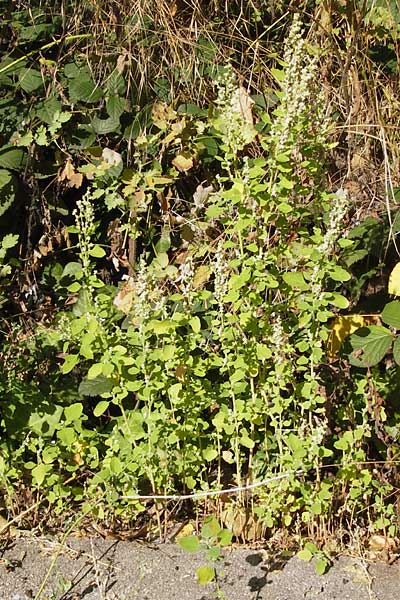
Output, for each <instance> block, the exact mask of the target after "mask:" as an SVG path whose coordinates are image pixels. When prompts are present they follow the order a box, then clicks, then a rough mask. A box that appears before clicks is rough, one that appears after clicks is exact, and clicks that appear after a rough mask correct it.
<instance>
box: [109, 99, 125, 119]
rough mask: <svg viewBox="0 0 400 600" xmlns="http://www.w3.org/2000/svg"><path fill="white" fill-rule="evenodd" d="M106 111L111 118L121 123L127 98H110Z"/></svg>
mask: <svg viewBox="0 0 400 600" xmlns="http://www.w3.org/2000/svg"><path fill="white" fill-rule="evenodd" d="M106 109H107V112H108V114H109V116H110V117H111V118H112V119H114V120H115V121H118V123H119V118H120V116H121V115H122V113H123V112H124V110H125V98H121V97H120V96H110V97H109V98H107V100H106Z"/></svg>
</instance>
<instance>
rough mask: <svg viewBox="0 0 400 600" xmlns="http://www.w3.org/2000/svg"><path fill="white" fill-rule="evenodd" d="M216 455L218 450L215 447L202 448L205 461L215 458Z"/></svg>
mask: <svg viewBox="0 0 400 600" xmlns="http://www.w3.org/2000/svg"><path fill="white" fill-rule="evenodd" d="M217 456H218V452H217V450H216V449H215V448H204V450H203V457H204V459H205V460H206V461H207V462H211V461H212V460H215V459H216V458H217Z"/></svg>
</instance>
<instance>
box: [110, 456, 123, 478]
mask: <svg viewBox="0 0 400 600" xmlns="http://www.w3.org/2000/svg"><path fill="white" fill-rule="evenodd" d="M121 471H122V463H121V461H120V460H119V458H118V457H117V456H113V457H112V459H111V460H110V472H111V473H112V474H113V475H119V474H120V473H121Z"/></svg>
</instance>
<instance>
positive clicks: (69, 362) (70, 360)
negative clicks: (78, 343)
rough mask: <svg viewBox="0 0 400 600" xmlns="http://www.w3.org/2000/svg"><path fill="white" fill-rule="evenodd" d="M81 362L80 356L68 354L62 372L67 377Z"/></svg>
mask: <svg viewBox="0 0 400 600" xmlns="http://www.w3.org/2000/svg"><path fill="white" fill-rule="evenodd" d="M78 360H79V354H68V356H67V357H66V359H65V361H64V364H63V365H62V366H61V372H62V373H63V374H64V375H66V374H67V373H70V372H71V371H72V369H73V368H74V367H75V365H76V364H77V362H78Z"/></svg>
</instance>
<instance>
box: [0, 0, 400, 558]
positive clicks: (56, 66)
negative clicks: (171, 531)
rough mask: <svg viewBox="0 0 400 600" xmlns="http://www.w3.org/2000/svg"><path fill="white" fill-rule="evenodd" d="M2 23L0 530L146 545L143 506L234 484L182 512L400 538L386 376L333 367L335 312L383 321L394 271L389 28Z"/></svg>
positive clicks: (93, 14) (123, 17)
mask: <svg viewBox="0 0 400 600" xmlns="http://www.w3.org/2000/svg"><path fill="white" fill-rule="evenodd" d="M16 4H17V6H16V7H15V9H13V10H12V11H11V9H10V8H9V7H8V8H7V11H6V15H7V18H6V19H5V23H4V25H2V28H3V29H2V31H1V34H0V35H1V43H2V46H3V49H4V53H3V58H2V60H1V62H0V84H1V88H0V93H1V97H0V113H1V115H2V123H1V129H0V144H1V147H0V186H1V189H2V197H1V202H0V215H2V217H3V221H2V225H1V231H0V240H1V242H0V243H1V246H0V277H1V288H0V294H1V295H0V302H1V309H2V314H1V323H2V325H1V329H2V340H1V348H0V354H1V359H2V364H1V367H0V390H1V404H0V427H1V431H2V439H1V443H0V473H1V481H2V489H3V492H4V498H5V506H6V508H7V510H8V511H9V514H10V515H12V516H13V517H15V518H17V517H18V514H19V513H20V512H21V510H22V507H23V506H24V505H30V506H33V507H35V509H34V510H33V509H32V511H31V512H30V513H29V512H28V513H27V516H26V517H24V518H23V521H24V523H25V524H27V525H30V526H35V525H37V523H38V521H39V516H40V517H41V518H42V519H43V518H44V517H45V516H46V515H47V517H46V518H47V519H48V523H51V522H55V521H56V520H57V519H62V518H64V516H65V515H66V514H71V511H72V510H73V509H74V508H76V507H77V506H80V507H81V508H82V510H83V511H84V512H85V514H86V512H89V511H90V512H91V515H92V518H94V519H96V520H98V521H99V522H104V523H106V524H107V526H108V527H110V528H116V529H118V528H119V529H124V528H128V527H132V523H137V524H140V527H141V526H142V524H143V523H144V522H145V521H146V519H147V518H148V516H147V515H150V514H152V515H153V516H152V517H151V518H152V519H153V520H154V522H155V523H156V526H157V528H158V530H159V532H161V531H162V529H163V527H164V526H166V523H167V521H168V520H169V519H170V518H172V513H173V511H174V510H175V508H172V504H166V505H165V507H166V508H161V506H162V505H161V503H160V502H155V503H153V504H152V507H153V508H150V507H149V503H148V501H143V502H142V503H141V502H140V499H138V498H137V496H138V495H139V496H140V495H146V496H149V495H150V496H151V495H169V494H170V495H171V494H172V495H173V494H178V495H179V494H186V495H187V494H190V493H192V492H193V493H195V492H198V491H208V490H218V489H221V488H223V487H224V488H226V487H229V486H231V485H235V486H236V487H239V488H244V489H243V490H241V491H239V492H238V493H237V494H236V495H235V496H229V498H228V499H227V500H226V499H225V500H226V501H224V502H222V501H214V500H211V501H208V503H206V504H202V503H197V504H196V506H197V509H196V510H198V511H199V512H200V513H201V511H202V510H203V511H204V512H211V513H215V514H217V515H218V518H219V520H220V522H221V524H222V525H223V526H225V527H227V528H229V529H230V530H231V531H232V532H233V535H234V536H235V537H236V538H237V539H242V540H247V541H248V540H253V541H254V540H257V539H260V538H261V537H262V536H263V535H265V533H266V532H269V533H270V534H271V533H272V532H276V531H278V530H279V531H281V532H285V531H286V532H288V535H289V534H290V535H292V536H293V535H295V536H297V535H305V536H307V537H309V538H312V539H313V540H314V542H315V543H317V544H318V545H319V544H322V543H323V542H324V541H325V542H326V541H327V540H334V539H337V540H338V542H339V544H347V543H348V540H349V537H351V536H355V535H356V534H355V533H354V532H357V536H358V537H359V538H360V539H362V538H363V537H365V536H370V535H371V534H372V533H373V532H379V533H380V534H382V535H384V536H387V537H390V538H394V537H396V536H397V534H398V505H397V503H398V500H397V486H398V468H397V461H398V451H399V447H398V427H399V425H398V423H399V412H398V407H397V400H396V398H397V391H398V389H397V388H398V366H397V364H396V363H393V364H391V363H390V362H388V363H386V365H384V364H382V363H380V364H378V366H376V365H372V364H366V363H365V362H364V363H363V362H362V361H361V362H359V363H357V364H356V362H355V361H354V355H353V358H351V357H350V359H349V356H348V354H346V347H345V346H346V345H345V344H343V345H342V346H343V347H342V351H341V353H339V351H338V350H339V348H338V346H336V347H335V349H332V328H333V329H335V327H336V331H337V330H338V324H339V330H340V329H342V331H341V332H340V331H339V342H340V343H339V345H341V342H343V340H344V337H345V335H344V334H343V328H344V326H343V323H344V322H345V321H343V315H346V314H348V313H350V314H352V313H358V312H367V311H368V312H374V313H376V312H378V311H381V310H382V308H383V306H384V304H385V302H386V300H387V295H385V290H386V287H385V285H384V283H382V280H383V278H384V273H385V271H384V269H383V267H384V266H385V261H386V267H391V266H393V264H394V263H395V262H396V245H395V238H396V234H397V225H396V223H397V221H398V218H397V216H396V198H397V191H398V190H397V185H398V181H397V180H398V156H397V141H398V136H397V129H396V127H395V126H394V125H393V124H394V122H395V119H396V115H397V112H398V99H397V98H396V96H395V85H394V73H395V72H396V69H397V50H398V38H397V36H398V31H397V29H398V28H397V25H396V22H395V20H394V21H393V20H391V17H392V16H393V14H394V13H393V10H394V9H393V10H392V7H391V5H390V6H389V5H386V4H384V3H381V4H379V6H378V4H377V3H368V2H362V3H358V2H348V3H346V6H345V7H344V5H343V3H340V2H338V3H326V2H317V3H315V4H314V3H312V2H309V3H306V2H304V3H302V4H304V6H301V7H300V6H299V3H291V2H280V3H273V4H274V9H272V8H271V6H270V4H271V3H264V2H262V1H259V2H254V3H253V2H251V3H242V2H233V3H230V7H229V9H228V8H227V7H226V6H224V7H222V6H220V3H218V2H215V3H202V2H195V3H190V6H189V4H188V3H186V2H173V3H170V2H168V3H167V2H163V1H162V2H158V3H153V2H144V1H141V2H133V3H128V2H126V3H125V2H121V3H119V4H118V6H117V5H116V3H114V2H100V3H97V4H96V5H94V4H91V3H87V4H86V3H83V5H82V10H80V11H75V10H74V8H75V3H74V2H61V3H55V4H54V5H51V6H50V5H47V4H46V3H40V5H39V3H38V5H37V6H36V5H34V3H31V4H30V6H29V10H27V9H26V8H27V7H26V6H25V5H24V4H23V3H22V2H20V3H16ZM221 4H222V3H221ZM80 6H81V5H80ZM189 8H191V10H189ZM301 11H303V12H304V14H303V16H302V18H300V16H299V14H298V12H301ZM391 11H392V12H391ZM293 13H294V14H293ZM78 14H79V16H77V15H78ZM310 14H312V18H311V17H309V15H310ZM396 14H397V13H396ZM303 23H304V24H303ZM9 32H11V33H12V36H11V41H10V40H9V39H8V37H6V35H7V33H9ZM227 32H228V33H227ZM343 32H344V33H345V41H344V42H343V35H342V34H343ZM282 40H285V43H284V49H283V51H282ZM267 41H268V44H267ZM387 53H389V55H390V56H391V57H392V63H390V62H385V63H383V58H382V57H383V56H386V55H387ZM376 77H378V78H379V82H380V85H379V86H376V85H375V83H374V86H372V85H371V79H373V78H376ZM366 196H368V199H366ZM393 240H394V243H392V242H393ZM386 272H387V271H386ZM367 286H369V288H368V287H367ZM372 288H374V289H373V290H372ZM376 288H377V289H376ZM375 292H376V293H375ZM364 307H366V310H365V311H364V310H363V309H364ZM340 319H342V320H340ZM385 322H387V321H385ZM392 323H393V321H392V322H389V323H388V324H389V325H392ZM352 331H353V330H352ZM387 331H389V334H386V335H387V337H388V336H390V335H391V332H390V330H387ZM348 333H350V331H348ZM353 339H354V338H353ZM391 340H392V338H391ZM390 343H391V341H390ZM390 343H389V345H390ZM364 345H365V344H364ZM360 347H361V346H360ZM388 347H389V346H388ZM362 351H364V350H362ZM376 362H377V363H379V362H380V361H376ZM277 476H279V478H276V477H277ZM281 476H283V477H281ZM274 478H275V479H274ZM270 479H272V481H270V482H269V483H268V484H266V485H264V486H262V487H260V488H256V489H254V490H253V492H252V494H251V495H250V494H248V493H247V491H246V489H245V488H246V487H247V486H248V485H251V484H253V483H255V482H258V481H262V480H270ZM129 496H134V497H135V499H129ZM163 506H164V505H163ZM169 506H171V508H168V507H169ZM191 506H192V505H191ZM36 507H39V508H38V510H36ZM184 509H185V510H192V508H189V506H186V508H185V507H184ZM163 521H164V523H163ZM150 529H151V528H150V527H149V528H148V531H150ZM350 532H351V533H350ZM332 543H333V542H332ZM310 544H311V542H309V546H308V547H306V548H305V549H304V550H303V553H304V552H306V551H307V548H308V552H311V551H310V548H311V547H313V548H314V547H315V552H314V554H317V555H318V556H319V557H320V559H321V560H323V559H322V558H321V556H322V555H321V556H320V552H321V551H320V550H319V549H318V547H317V546H312V544H311V545H310ZM311 554H312V553H311ZM307 556H308V555H307Z"/></svg>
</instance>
